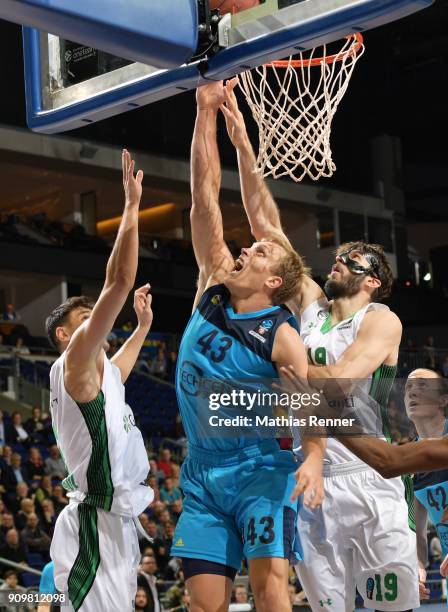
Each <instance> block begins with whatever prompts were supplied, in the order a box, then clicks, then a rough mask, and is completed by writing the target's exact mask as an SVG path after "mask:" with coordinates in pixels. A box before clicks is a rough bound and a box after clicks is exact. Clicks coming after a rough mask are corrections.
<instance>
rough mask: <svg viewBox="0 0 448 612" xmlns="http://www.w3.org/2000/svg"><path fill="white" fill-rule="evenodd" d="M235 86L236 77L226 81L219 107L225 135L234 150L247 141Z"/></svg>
mask: <svg viewBox="0 0 448 612" xmlns="http://www.w3.org/2000/svg"><path fill="white" fill-rule="evenodd" d="M237 84H238V78H237V77H235V78H234V79H231V80H230V81H227V83H226V85H225V87H224V103H223V104H221V106H220V108H221V112H222V114H223V115H224V118H225V120H226V127H227V133H228V135H229V138H230V140H231V142H232V144H233V146H234V147H235V148H236V149H238V148H239V147H240V146H242V145H243V144H244V143H245V141H246V139H247V131H246V124H245V123H244V117H243V113H242V112H241V111H240V109H239V107H238V100H237V99H236V95H235V92H234V89H235V87H236V85H237Z"/></svg>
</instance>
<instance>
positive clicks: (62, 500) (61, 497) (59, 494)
mask: <svg viewBox="0 0 448 612" xmlns="http://www.w3.org/2000/svg"><path fill="white" fill-rule="evenodd" d="M51 501H52V502H53V505H54V509H55V512H56V514H59V513H60V512H61V511H62V510H63V509H64V508H65V506H67V504H68V499H67V497H66V495H65V491H64V487H63V486H62V485H55V486H54V487H53V495H52V498H51Z"/></svg>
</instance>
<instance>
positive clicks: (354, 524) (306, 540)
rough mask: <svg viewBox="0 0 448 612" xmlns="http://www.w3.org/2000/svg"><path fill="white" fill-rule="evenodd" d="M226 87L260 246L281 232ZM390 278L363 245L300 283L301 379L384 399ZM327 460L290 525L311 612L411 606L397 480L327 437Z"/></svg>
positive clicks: (412, 567) (372, 248)
mask: <svg viewBox="0 0 448 612" xmlns="http://www.w3.org/2000/svg"><path fill="white" fill-rule="evenodd" d="M234 84H235V82H234V81H233V82H230V83H228V84H227V86H226V88H225V90H226V104H225V106H223V107H222V112H223V114H224V116H225V119H226V123H227V129H228V133H229V137H230V139H231V141H232V143H233V144H234V146H235V148H236V150H237V155H238V164H239V170H240V180H241V187H242V194H243V202H244V206H245V209H246V213H247V215H248V218H249V221H250V224H251V230H252V234H253V235H254V236H255V238H256V239H257V240H263V238H264V237H265V236H269V235H272V234H275V232H279V233H282V234H283V230H282V226H281V222H280V215H279V211H278V208H277V206H276V204H275V201H274V199H273V198H272V196H271V194H270V192H269V189H268V188H267V185H266V184H265V182H264V180H263V179H262V177H261V176H260V175H259V174H258V173H256V172H254V171H253V169H254V167H255V156H254V153H253V150H252V146H251V143H250V141H249V138H248V135H247V132H246V128H245V125H244V118H243V116H242V114H241V112H240V111H239V109H238V105H237V101H236V97H235V95H234V93H233V86H234ZM392 282H393V275H392V271H391V269H390V266H389V264H388V262H387V260H386V257H385V256H384V253H383V250H382V248H381V247H379V246H378V245H368V244H365V243H363V242H356V243H350V244H347V245H342V246H341V247H340V248H339V249H338V251H337V254H336V259H335V264H334V266H333V268H332V270H331V272H330V275H329V278H328V281H327V284H326V286H325V293H324V292H323V291H322V289H321V288H320V287H319V285H317V283H315V282H314V281H313V280H312V279H311V278H308V279H306V280H304V281H303V282H302V284H301V286H300V290H299V294H298V295H297V297H296V299H295V300H294V303H292V304H289V305H290V306H291V308H292V310H293V311H294V312H295V313H296V314H297V315H298V316H300V318H301V335H302V338H303V340H304V343H305V346H306V347H307V348H308V355H309V360H310V362H311V365H310V366H309V379H313V378H314V379H318V380H322V379H329V380H331V379H351V380H357V381H364V382H363V383H362V384H361V387H360V388H358V389H357V393H356V395H357V397H362V396H363V398H362V399H363V400H364V401H372V400H371V399H369V396H370V395H371V394H372V393H373V394H374V395H377V396H378V397H375V399H377V400H379V401H384V399H385V397H386V396H387V394H388V391H389V388H388V387H390V384H391V381H392V380H393V378H394V376H395V370H396V363H397V358H398V348H399V344H400V339H401V323H400V321H399V319H398V317H397V316H396V315H395V314H393V313H392V312H391V311H390V310H389V308H387V307H386V306H383V305H381V304H379V303H377V302H379V301H380V300H381V299H382V298H384V297H387V295H388V294H389V293H390V289H391V286H392ZM388 381H389V383H390V384H388ZM353 395H354V394H353ZM326 464H327V465H326V467H325V468H324V469H325V471H324V476H325V478H324V488H325V499H324V502H323V505H322V508H320V509H317V510H309V509H307V508H306V507H305V506H304V507H303V508H302V510H301V511H300V512H299V520H298V526H299V534H300V540H301V543H302V547H303V559H304V560H303V562H300V563H299V565H298V566H297V567H298V574H299V578H300V581H301V583H302V585H303V587H304V589H305V592H306V594H307V597H308V600H309V602H310V604H311V607H312V609H313V610H317V609H319V610H328V611H330V612H331V610H337V611H338V612H344V611H346V612H351V611H352V610H353V608H354V601H355V593H356V587H357V588H358V590H359V592H360V593H361V595H362V596H363V598H364V600H365V603H366V605H367V606H368V607H374V608H375V609H376V610H391V611H406V610H409V609H411V608H413V607H418V606H419V595H418V572H417V556H416V542H415V534H414V533H412V531H411V530H410V528H409V526H408V520H407V506H406V501H405V490H404V487H403V483H402V482H401V480H400V479H395V480H389V481H386V480H385V479H383V478H382V477H381V476H380V475H379V474H377V473H376V472H375V471H373V470H371V469H370V468H369V467H368V466H367V465H366V464H364V463H362V462H361V461H359V460H358V458H357V457H356V456H355V455H353V454H352V453H350V452H349V451H348V450H347V449H346V448H345V447H344V446H343V445H342V444H341V443H340V442H339V441H338V440H334V439H330V440H329V441H328V447H327V455H326ZM410 492H411V491H409V493H410ZM410 499H412V497H411V496H410Z"/></svg>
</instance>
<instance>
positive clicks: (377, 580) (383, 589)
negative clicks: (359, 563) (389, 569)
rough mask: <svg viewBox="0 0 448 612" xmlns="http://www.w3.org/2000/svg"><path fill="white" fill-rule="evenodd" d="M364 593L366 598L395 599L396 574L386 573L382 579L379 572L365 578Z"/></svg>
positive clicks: (378, 599)
mask: <svg viewBox="0 0 448 612" xmlns="http://www.w3.org/2000/svg"><path fill="white" fill-rule="evenodd" d="M374 594H375V597H374ZM366 595H367V598H368V599H374V601H395V600H396V599H397V596H398V580H397V574H394V573H390V574H386V575H385V576H384V580H383V577H382V576H381V574H375V576H374V577H373V578H372V577H371V576H370V577H369V578H367V582H366Z"/></svg>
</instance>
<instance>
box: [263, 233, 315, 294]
mask: <svg viewBox="0 0 448 612" xmlns="http://www.w3.org/2000/svg"><path fill="white" fill-rule="evenodd" d="M263 241H264V242H273V243H274V244H276V245H277V246H280V247H281V248H282V249H283V250H284V251H285V253H286V254H285V255H284V256H283V257H282V258H281V259H280V261H279V262H278V263H277V264H276V265H275V267H274V269H273V270H272V272H273V274H275V275H276V276H280V277H281V279H282V281H283V282H282V284H281V285H280V287H278V288H277V289H275V291H274V292H273V294H272V302H273V304H275V305H278V304H286V302H289V300H291V299H292V298H293V297H294V296H295V295H297V293H298V292H299V288H300V284H301V282H302V280H303V279H304V277H306V276H309V268H307V267H306V266H305V262H304V260H303V258H302V257H301V256H300V255H299V254H298V253H297V251H296V250H295V249H294V248H293V246H292V244H291V243H290V242H289V240H288V238H287V237H286V236H285V235H284V234H283V233H281V232H279V233H274V234H271V235H269V236H266V237H265V238H263Z"/></svg>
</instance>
